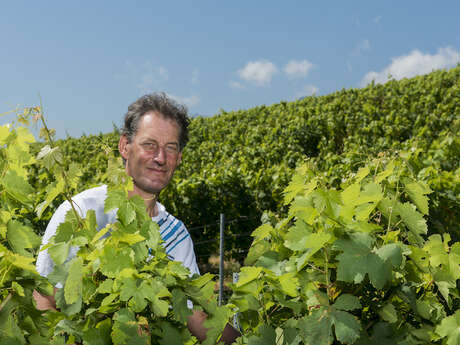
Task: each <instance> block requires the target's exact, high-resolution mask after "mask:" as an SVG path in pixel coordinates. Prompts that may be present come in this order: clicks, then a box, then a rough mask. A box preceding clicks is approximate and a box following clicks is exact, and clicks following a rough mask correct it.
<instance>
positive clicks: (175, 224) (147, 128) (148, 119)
mask: <svg viewBox="0 0 460 345" xmlns="http://www.w3.org/2000/svg"><path fill="white" fill-rule="evenodd" d="M189 123H190V120H189V119H188V116H187V111H186V109H185V108H184V107H182V106H180V105H178V104H176V103H175V102H174V101H172V100H170V99H169V98H168V97H167V96H166V95H165V94H151V95H145V96H143V97H141V98H140V99H138V100H137V101H135V102H134V103H133V104H131V105H130V106H129V107H128V112H127V113H126V115H125V122H124V127H123V130H122V133H121V137H120V140H119V143H118V149H119V151H120V154H121V156H122V158H123V161H124V163H125V169H126V173H127V174H128V175H129V176H131V177H132V179H133V185H134V188H133V190H132V191H130V192H129V195H130V196H133V195H139V196H140V197H141V198H142V199H144V202H145V206H146V209H147V212H148V214H149V215H150V216H151V217H152V220H154V221H156V222H157V223H158V224H159V226H160V232H161V234H162V238H163V239H164V241H165V242H164V243H163V245H164V246H165V249H166V252H167V254H168V256H169V257H170V258H171V259H172V260H177V261H180V262H182V264H183V265H184V266H185V267H187V268H189V269H190V272H191V273H197V274H199V271H198V266H197V264H196V258H195V253H194V250H193V243H192V240H191V237H190V235H189V233H188V232H187V229H186V228H185V226H184V224H183V223H182V222H181V221H180V220H178V219H176V218H175V217H174V216H172V215H171V214H169V213H168V212H167V211H166V210H165V208H164V206H163V205H161V204H160V203H159V202H158V201H157V200H158V195H159V194H160V192H161V190H162V189H164V188H165V187H166V186H167V185H168V184H169V182H170V180H171V178H172V176H173V174H174V171H175V170H176V168H177V167H178V166H179V164H180V163H181V160H182V150H183V148H184V147H185V145H186V144H187V141H188V125H189ZM106 196H107V188H106V186H102V187H97V188H92V189H89V190H86V191H84V192H83V193H80V194H78V195H76V196H75V197H74V198H72V200H73V201H74V202H75V203H76V204H77V205H78V210H79V211H80V212H81V215H82V216H83V217H84V216H85V215H86V212H87V211H88V210H89V209H91V210H95V212H96V219H97V222H98V227H99V228H103V227H104V226H105V225H106V224H109V223H112V222H114V221H115V219H116V212H115V211H112V212H109V213H107V214H106V213H104V202H105V199H106ZM69 209H70V204H69V203H68V202H64V203H63V204H62V205H61V206H59V208H58V209H57V210H56V212H55V214H54V215H53V217H52V218H51V220H50V222H49V224H48V227H47V229H46V232H45V234H44V236H43V245H44V244H46V243H47V242H48V241H49V239H50V238H51V237H52V236H53V235H54V234H55V232H56V229H57V227H58V225H59V224H60V223H62V222H63V221H64V217H65V214H66V213H67V211H68V210H69ZM77 250H78V249H77V248H73V249H72V251H71V253H70V255H72V256H75V255H76V251H77ZM52 270H53V262H52V260H51V258H50V256H49V254H48V253H47V251H46V250H45V251H41V252H40V253H39V255H38V258H37V271H38V272H39V273H40V274H41V275H43V276H47V275H48V274H49V273H51V272H52ZM34 298H35V300H36V302H37V308H38V309H41V310H46V309H50V308H55V301H54V298H53V296H43V295H41V294H39V293H38V292H36V291H35V292H34ZM205 319H206V314H205V313H203V312H201V311H194V312H193V314H192V315H191V316H190V317H189V320H188V328H189V330H190V332H191V333H192V334H193V335H195V336H196V337H197V338H198V339H199V340H200V341H202V340H204V339H205V338H206V329H205V328H204V326H203V322H204V321H205ZM238 335H239V333H238V332H236V331H235V330H234V329H233V328H232V327H230V326H229V325H227V327H226V328H225V330H224V333H223V336H222V340H223V341H224V342H225V343H226V344H231V343H232V342H233V340H234V339H235V338H236V337H237V336H238Z"/></svg>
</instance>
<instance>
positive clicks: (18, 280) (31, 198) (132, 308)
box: [0, 108, 231, 345]
mask: <svg viewBox="0 0 460 345" xmlns="http://www.w3.org/2000/svg"><path fill="white" fill-rule="evenodd" d="M24 113H27V114H29V115H30V114H31V113H32V114H34V113H35V114H36V115H37V118H41V119H42V121H43V126H44V128H45V131H43V132H42V135H43V136H44V137H46V138H47V140H48V145H46V146H44V147H42V148H41V150H40V152H39V153H38V154H37V158H36V160H35V159H34V158H33V156H32V155H31V154H30V152H29V145H30V144H31V142H32V139H33V137H32V136H31V135H30V133H29V132H27V131H25V130H24V128H23V127H18V128H13V127H12V126H8V125H7V126H3V127H2V128H1V129H0V134H1V137H0V155H1V157H2V165H1V170H0V186H1V187H0V203H1V204H0V206H1V208H0V229H1V231H0V258H1V261H0V343H1V344H16V345H17V344H70V343H78V344H90V345H94V344H97V345H103V344H106V345H111V344H117V345H123V344H152V343H153V344H185V343H187V344H190V345H191V344H195V343H196V342H197V340H196V339H195V338H194V337H193V336H192V335H191V334H190V332H189V331H188V328H187V321H188V320H187V319H188V316H190V315H191V314H192V311H191V310H190V309H189V306H188V303H193V305H194V308H195V309H199V310H204V311H205V312H206V314H207V315H208V318H207V320H206V323H205V325H206V327H208V328H210V331H209V332H208V333H207V339H206V340H205V341H204V342H203V344H215V343H216V342H217V340H218V339H219V338H220V336H221V333H222V330H223V328H224V326H225V325H226V323H227V321H228V319H229V317H230V316H231V311H230V310H229V309H228V308H227V307H218V306H217V299H216V298H215V296H214V289H213V288H214V281H213V276H212V275H210V274H207V275H204V276H202V277H193V278H190V271H189V270H188V269H186V268H184V267H183V266H182V264H181V263H179V262H175V261H171V260H169V259H168V258H167V255H166V251H165V249H164V248H163V246H162V245H161V236H160V233H159V228H158V225H157V224H156V223H154V222H153V221H152V220H151V218H150V217H149V216H148V214H147V212H146V208H145V204H144V201H143V200H142V199H141V198H139V197H133V198H128V190H131V189H132V182H131V180H130V179H129V178H128V177H127V176H126V175H125V174H124V169H123V167H122V165H121V161H118V164H117V163H116V162H115V161H117V160H116V159H115V158H113V159H112V160H111V161H110V164H111V169H110V171H109V173H108V174H107V175H106V179H107V181H109V184H110V187H109V192H108V197H107V202H106V204H105V209H106V210H107V211H108V210H113V209H116V210H117V221H116V222H115V223H113V224H109V225H108V226H107V227H106V228H104V229H101V230H100V231H98V229H97V222H96V218H95V213H94V211H88V212H87V214H86V215H85V218H82V217H81V214H80V212H79V209H78V208H77V207H76V206H75V205H74V204H73V201H72V199H71V197H72V195H73V193H74V191H75V189H76V188H78V186H80V178H81V177H82V176H83V174H82V173H81V168H80V166H79V165H78V164H77V163H76V162H72V163H69V158H68V157H67V156H65V155H64V154H62V150H61V148H59V147H58V146H55V143H54V142H53V140H52V135H51V132H50V131H49V130H48V129H47V127H46V124H45V122H44V120H43V117H42V115H41V110H40V108H33V109H32V111H31V110H30V109H28V110H27V109H26V111H25V112H24ZM20 119H21V121H22V122H26V121H27V117H26V116H24V117H21V116H20ZM31 164H35V166H34V168H35V169H38V170H41V169H45V170H46V174H48V175H49V176H51V177H52V178H53V180H54V181H55V182H54V183H53V184H52V187H51V188H43V189H40V190H36V189H34V188H32V187H31V185H30V184H29V182H28V178H29V173H30V171H33V170H29V169H28V168H30V165H31ZM32 180H33V179H32ZM35 183H36V181H35ZM58 199H61V200H62V199H63V200H67V201H68V202H69V203H70V205H71V209H70V211H69V212H68V213H67V215H66V218H65V222H64V223H62V224H60V225H59V226H58V228H57V230H56V234H55V236H53V237H52V238H51V239H50V241H49V243H48V244H47V245H46V246H45V247H44V248H43V249H45V248H46V249H47V250H48V252H49V254H50V256H51V258H52V260H53V262H54V269H53V271H52V272H51V273H50V274H49V275H48V280H49V282H48V281H47V280H46V279H44V278H42V277H40V276H39V275H38V274H37V272H36V270H35V265H34V263H35V257H36V254H37V249H38V248H37V247H38V246H39V244H40V242H41V241H40V238H39V237H38V236H37V234H36V231H34V230H35V226H36V225H37V219H38V218H40V217H41V216H42V215H43V214H44V213H45V212H47V208H48V207H49V206H50V205H51V204H52V203H53V202H55V201H56V200H58ZM31 212H36V215H37V217H33V218H32V217H31ZM31 218H32V221H31ZM108 233H110V236H104V235H106V234H108ZM75 247H77V248H79V250H78V253H77V255H76V256H75V255H73V256H72V255H71V253H72V252H75V251H71V249H72V248H75ZM52 286H57V287H59V288H58V289H57V291H56V294H55V300H56V307H57V310H58V311H56V310H48V311H46V312H44V313H43V312H41V311H38V310H37V309H36V308H35V305H34V302H33V301H34V299H33V298H32V292H33V290H38V291H40V292H42V293H45V294H48V295H50V294H52V291H53V288H52Z"/></svg>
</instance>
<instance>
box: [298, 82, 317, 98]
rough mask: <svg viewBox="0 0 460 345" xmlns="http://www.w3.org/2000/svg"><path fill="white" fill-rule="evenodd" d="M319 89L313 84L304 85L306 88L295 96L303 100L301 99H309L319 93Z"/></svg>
mask: <svg viewBox="0 0 460 345" xmlns="http://www.w3.org/2000/svg"><path fill="white" fill-rule="evenodd" d="M318 91H319V89H318V87H316V86H315V85H312V84H307V85H304V87H303V88H302V89H301V90H299V91H297V92H296V94H295V97H296V98H301V97H307V96H312V95H315V94H316V93H318Z"/></svg>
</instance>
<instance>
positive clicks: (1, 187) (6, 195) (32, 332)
mask: <svg viewBox="0 0 460 345" xmlns="http://www.w3.org/2000/svg"><path fill="white" fill-rule="evenodd" d="M32 111H39V109H37V108H34V109H33V110H32ZM22 120H23V121H24V119H22ZM33 141H34V138H33V136H32V135H31V133H30V132H29V131H27V130H26V129H25V128H24V127H15V126H12V125H11V124H9V125H4V126H1V127H0V157H1V163H0V343H1V344H14V345H18V344H26V343H27V344H29V343H33V344H45V343H47V342H46V339H47V338H46V335H47V327H46V323H45V321H46V319H45V318H44V317H43V316H42V315H41V313H40V312H39V311H38V310H37V309H35V306H34V304H33V303H32V291H33V290H34V289H41V290H48V291H49V290H50V285H49V284H48V283H47V282H46V281H45V280H43V279H42V278H41V277H40V276H39V275H38V274H37V272H36V270H35V265H34V262H35V258H34V257H35V254H36V252H37V249H38V248H37V247H38V245H39V244H40V239H39V237H38V236H37V235H36V234H35V232H34V230H33V227H32V224H31V223H30V222H29V220H28V219H27V217H25V214H27V213H28V212H30V211H31V210H33V207H34V204H33V201H34V199H35V191H34V189H33V188H31V186H30V184H29V183H28V169H27V168H28V166H30V164H32V163H34V161H35V160H34V158H33V156H32V155H31V154H30V151H29V143H31V142H33Z"/></svg>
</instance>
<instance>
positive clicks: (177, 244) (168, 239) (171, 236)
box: [36, 185, 200, 277]
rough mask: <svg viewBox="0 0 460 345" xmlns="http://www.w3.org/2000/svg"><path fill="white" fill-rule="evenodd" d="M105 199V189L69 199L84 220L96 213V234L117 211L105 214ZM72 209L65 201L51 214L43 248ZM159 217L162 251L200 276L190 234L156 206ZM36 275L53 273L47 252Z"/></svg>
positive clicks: (40, 258)
mask: <svg viewBox="0 0 460 345" xmlns="http://www.w3.org/2000/svg"><path fill="white" fill-rule="evenodd" d="M106 198H107V186H105V185H104V186H101V187H96V188H91V189H88V190H85V191H84V192H82V193H80V194H77V195H76V196H74V197H73V198H72V200H73V201H74V203H75V205H76V206H75V207H76V209H77V212H79V213H80V215H81V217H83V218H84V217H86V212H87V211H88V210H94V211H95V213H96V221H97V225H98V230H100V229H102V228H104V227H105V226H106V225H107V224H110V223H114V222H115V221H116V216H117V210H112V211H110V212H108V213H105V212H104V202H105V199H106ZM70 209H71V206H70V203H69V202H68V201H65V202H63V203H62V204H61V205H60V206H59V207H58V208H57V210H56V212H55V213H54V215H53V217H51V220H50V221H49V223H48V226H47V227H46V231H45V234H44V235H43V238H42V247H43V246H44V245H45V244H47V243H48V241H49V240H50V238H51V237H53V236H54V235H55V234H56V229H57V227H58V226H59V224H61V223H63V222H64V219H65V215H66V214H67V212H68V211H69V210H70ZM157 209H158V215H157V216H155V217H152V220H153V221H155V222H156V223H157V224H158V225H159V226H160V234H161V238H162V239H163V241H164V242H163V243H162V245H163V247H164V248H165V249H166V253H167V254H168V257H169V258H170V259H171V260H175V261H179V262H181V263H182V264H183V265H184V266H185V267H187V268H188V269H189V270H190V272H191V274H194V273H197V274H200V271H199V270H198V266H197V264H196V257H195V251H194V249H193V242H192V238H191V237H190V234H189V233H188V231H187V228H186V227H185V225H184V223H182V222H181V221H180V220H179V219H177V218H176V217H174V216H173V215H171V214H170V213H168V212H167V211H166V209H165V207H164V206H163V205H162V204H160V203H159V202H157ZM77 251H78V247H71V249H70V252H69V259H71V258H73V257H75V255H76V254H77ZM36 266H37V271H38V273H39V274H40V275H42V276H44V277H46V276H47V275H48V274H50V273H51V272H52V271H53V268H54V263H53V260H52V259H51V257H50V255H49V254H48V251H47V250H43V251H40V252H39V253H38V257H37V263H36Z"/></svg>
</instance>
